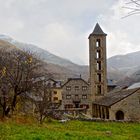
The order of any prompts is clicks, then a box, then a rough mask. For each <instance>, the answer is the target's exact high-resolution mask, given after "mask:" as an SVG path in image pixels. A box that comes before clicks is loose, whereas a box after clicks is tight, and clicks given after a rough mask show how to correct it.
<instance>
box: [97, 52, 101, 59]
mask: <svg viewBox="0 0 140 140" xmlns="http://www.w3.org/2000/svg"><path fill="white" fill-rule="evenodd" d="M96 58H97V59H99V58H101V50H97V52H96Z"/></svg>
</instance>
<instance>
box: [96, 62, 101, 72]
mask: <svg viewBox="0 0 140 140" xmlns="http://www.w3.org/2000/svg"><path fill="white" fill-rule="evenodd" d="M97 70H101V61H97Z"/></svg>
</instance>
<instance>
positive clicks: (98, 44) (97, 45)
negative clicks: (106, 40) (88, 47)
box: [96, 39, 100, 47]
mask: <svg viewBox="0 0 140 140" xmlns="http://www.w3.org/2000/svg"><path fill="white" fill-rule="evenodd" d="M96 47H100V39H97V40H96Z"/></svg>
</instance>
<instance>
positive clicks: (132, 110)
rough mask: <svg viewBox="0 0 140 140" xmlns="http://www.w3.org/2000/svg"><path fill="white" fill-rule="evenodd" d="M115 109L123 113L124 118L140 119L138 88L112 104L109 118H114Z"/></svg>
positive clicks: (139, 93)
mask: <svg viewBox="0 0 140 140" xmlns="http://www.w3.org/2000/svg"><path fill="white" fill-rule="evenodd" d="M117 111H122V112H123V113H124V120H132V121H140V90H139V91H137V92H136V93H134V94H132V95H130V96H128V97H127V98H125V99H123V100H121V101H120V102H118V103H116V104H114V105H112V106H111V108H110V109H109V116H110V117H109V119H111V120H115V119H116V113H117Z"/></svg>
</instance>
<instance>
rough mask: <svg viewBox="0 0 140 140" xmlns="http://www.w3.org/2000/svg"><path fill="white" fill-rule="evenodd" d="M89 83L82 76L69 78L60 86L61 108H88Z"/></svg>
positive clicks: (89, 97) (89, 96)
mask: <svg viewBox="0 0 140 140" xmlns="http://www.w3.org/2000/svg"><path fill="white" fill-rule="evenodd" d="M90 99H91V95H90V92H89V84H88V83H87V82H86V81H85V80H83V79H82V78H69V79H68V81H67V82H66V83H65V84H64V85H63V86H62V108H63V109H65V110H69V109H73V110H76V109H87V110H88V109H89V106H90V105H91V100H90Z"/></svg>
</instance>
